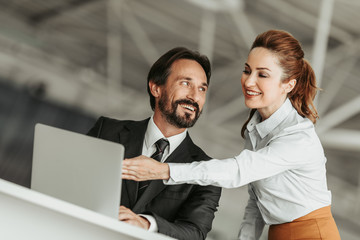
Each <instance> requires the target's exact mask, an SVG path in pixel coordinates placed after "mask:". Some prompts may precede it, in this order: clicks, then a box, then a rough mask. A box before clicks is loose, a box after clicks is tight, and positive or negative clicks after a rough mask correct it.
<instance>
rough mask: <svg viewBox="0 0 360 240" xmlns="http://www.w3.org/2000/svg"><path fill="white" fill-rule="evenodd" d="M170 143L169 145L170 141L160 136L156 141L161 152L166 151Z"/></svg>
mask: <svg viewBox="0 0 360 240" xmlns="http://www.w3.org/2000/svg"><path fill="white" fill-rule="evenodd" d="M168 145H169V141H168V140H166V139H164V138H160V139H159V140H157V141H156V142H155V146H156V149H157V150H158V151H160V152H164V150H165V148H166V147H167V146H168Z"/></svg>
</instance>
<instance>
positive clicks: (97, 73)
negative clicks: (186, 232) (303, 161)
mask: <svg viewBox="0 0 360 240" xmlns="http://www.w3.org/2000/svg"><path fill="white" fill-rule="evenodd" d="M359 12H360V1H357V0H302V1H297V0H271V1H268V0H221V1H220V0H62V1H57V0H12V1H9V0H0V178H2V179H5V180H8V181H11V182H14V183H17V184H20V185H22V186H25V187H29V186H30V177H31V159H32V147H33V146H32V144H33V134H34V125H35V123H37V122H41V123H45V124H48V125H52V126H56V127H60V128H64V129H68V130H71V131H76V132H80V133H86V132H87V131H88V130H89V128H90V127H91V126H92V125H93V124H94V122H95V120H96V119H97V118H98V117H99V116H101V115H105V116H109V117H113V118H118V119H136V120H141V119H144V118H146V117H148V116H150V115H151V114H152V111H151V108H150V105H149V99H148V95H147V92H146V76H147V73H148V70H149V68H150V66H151V65H152V63H154V61H155V60H157V59H158V58H159V57H160V55H162V54H163V53H165V52H166V51H167V50H169V49H171V48H173V47H176V46H185V47H188V48H190V49H193V50H198V51H200V52H201V53H203V54H206V55H207V56H208V57H209V58H210V60H211V63H212V67H213V74H212V78H211V84H210V89H209V92H208V99H207V103H206V107H205V109H204V112H203V115H202V117H201V118H200V120H199V121H198V123H197V124H196V125H195V127H194V128H193V129H191V130H190V132H191V134H192V137H193V139H194V140H195V142H196V143H197V144H198V145H200V146H201V147H202V148H203V149H204V150H205V151H206V152H207V153H208V154H209V155H211V156H213V157H214V158H224V157H231V156H235V155H237V154H239V152H240V151H241V150H242V148H243V139H242V138H241V136H240V130H241V126H242V124H243V122H244V121H245V120H246V118H247V116H248V110H247V109H246V108H245V106H244V104H243V96H242V92H241V86H240V77H241V73H242V70H243V66H244V62H245V61H246V58H247V54H248V50H249V48H250V45H251V43H252V41H253V40H254V38H255V36H256V35H257V34H259V33H262V32H264V31H266V30H268V29H274V28H275V29H283V30H286V31H289V32H290V33H292V34H293V35H294V36H295V37H296V38H297V39H298V40H300V42H301V43H302V46H303V48H304V50H305V57H306V58H307V59H308V60H309V61H310V62H311V63H312V66H313V68H314V70H315V72H316V75H317V80H318V84H319V86H320V87H321V88H322V89H323V90H322V91H321V93H320V94H319V95H318V98H317V99H316V104H317V107H318V111H319V113H320V120H319V121H318V123H317V127H316V128H317V132H318V134H319V136H320V138H321V140H322V143H323V146H324V149H325V153H326V155H327V158H328V163H327V170H328V171H327V177H328V185H329V189H330V190H331V191H332V194H333V206H332V211H333V214H334V217H335V220H336V222H337V224H338V227H339V229H340V234H341V236H342V239H345V240H352V239H354V240H355V239H356V240H357V239H359V236H360V186H359V184H360V80H359V76H360V68H359V57H360V51H359V48H360V28H359V23H360V15H359ZM247 198H248V195H247V188H246V187H242V188H240V189H224V190H223V195H222V199H221V202H220V207H219V211H218V212H217V214H216V218H215V221H214V224H213V230H212V231H211V232H210V233H209V235H208V239H209V240H211V239H214V240H215V239H221V240H226V239H235V238H236V236H237V232H238V229H239V226H240V223H241V219H242V216H243V210H244V207H245V205H246V202H247ZM262 239H267V236H266V233H264V234H263V236H262Z"/></svg>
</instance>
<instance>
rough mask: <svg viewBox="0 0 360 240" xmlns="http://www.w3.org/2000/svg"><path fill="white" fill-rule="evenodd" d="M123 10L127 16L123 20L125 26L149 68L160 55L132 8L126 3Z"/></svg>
mask: <svg viewBox="0 0 360 240" xmlns="http://www.w3.org/2000/svg"><path fill="white" fill-rule="evenodd" d="M123 8H124V10H125V15H124V18H123V23H124V26H125V28H126V30H127V31H128V32H129V34H130V36H131V38H132V39H133V41H134V43H135V44H136V46H137V48H138V49H139V50H140V52H141V54H142V55H143V56H144V58H145V60H146V62H147V63H148V64H149V66H151V65H152V64H153V63H154V62H155V61H156V59H157V58H158V57H159V56H160V53H159V51H158V50H157V48H156V46H155V45H154V44H153V42H152V41H151V39H150V37H149V36H148V34H147V33H146V31H145V29H144V28H143V26H142V25H141V24H140V22H139V21H138V19H137V17H136V16H135V14H134V12H133V10H132V7H131V6H129V5H128V4H126V3H125V4H124V5H123ZM135 12H136V11H135Z"/></svg>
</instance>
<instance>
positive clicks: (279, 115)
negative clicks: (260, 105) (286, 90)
mask: <svg viewBox="0 0 360 240" xmlns="http://www.w3.org/2000/svg"><path fill="white" fill-rule="evenodd" d="M292 109H293V107H292V105H291V102H290V100H289V99H288V98H286V100H285V102H284V103H283V105H281V107H280V108H279V109H278V110H276V111H275V112H274V113H273V114H272V115H271V116H270V117H269V118H268V119H266V120H265V121H262V122H261V116H260V114H259V112H258V111H256V112H255V114H254V116H253V117H252V118H251V120H250V121H249V123H248V126H247V129H248V131H249V132H250V131H252V130H254V128H256V130H257V132H258V133H259V135H260V137H261V138H264V137H265V136H267V135H268V134H269V133H270V132H271V131H272V130H274V128H276V127H277V126H278V125H279V124H280V123H281V122H282V121H283V120H284V119H285V118H286V117H287V116H288V115H289V113H290V111H291V110H292Z"/></svg>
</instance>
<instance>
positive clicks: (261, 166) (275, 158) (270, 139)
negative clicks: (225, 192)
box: [164, 99, 331, 239]
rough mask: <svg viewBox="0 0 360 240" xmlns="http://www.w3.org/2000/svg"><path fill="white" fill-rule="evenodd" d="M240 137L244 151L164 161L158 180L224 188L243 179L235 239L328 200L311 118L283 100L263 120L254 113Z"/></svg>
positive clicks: (257, 232)
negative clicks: (165, 173)
mask: <svg viewBox="0 0 360 240" xmlns="http://www.w3.org/2000/svg"><path fill="white" fill-rule="evenodd" d="M245 139H246V142H245V150H243V151H242V152H241V153H240V155H238V156H235V157H233V158H228V159H224V160H218V159H213V160H210V161H202V162H193V163H191V164H181V163H169V167H170V179H169V180H168V181H164V183H165V184H181V183H190V184H199V185H214V186H220V187H225V188H235V187H240V186H243V185H246V184H248V183H249V185H248V191H249V194H250V198H249V201H248V205H247V207H246V209H245V216H244V221H243V223H242V225H241V230H240V236H242V237H240V239H257V238H258V237H259V236H260V235H261V232H262V229H263V227H264V224H265V223H266V224H280V223H285V222H291V221H293V220H294V219H296V218H299V217H302V216H304V215H306V214H308V213H310V212H312V211H314V210H316V209H319V208H321V207H325V206H328V205H330V204H331V193H330V191H329V190H328V188H327V183H326V169H325V163H326V158H325V155H324V151H323V148H322V145H321V143H320V140H319V138H318V136H317V134H316V132H315V128H314V125H313V123H312V122H311V121H310V120H309V119H307V118H303V117H301V116H300V115H299V114H298V113H297V111H296V110H295V108H294V107H293V106H292V105H291V102H290V100H289V99H286V101H285V103H284V104H283V105H282V106H281V107H280V108H279V109H278V110H277V111H276V112H275V113H274V114H272V115H271V116H270V117H269V118H268V119H266V120H265V121H262V122H261V117H260V115H259V113H258V112H256V113H255V114H254V116H253V117H252V119H251V120H250V121H249V123H248V125H247V131H246V132H245ZM254 233H255V236H254Z"/></svg>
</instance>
